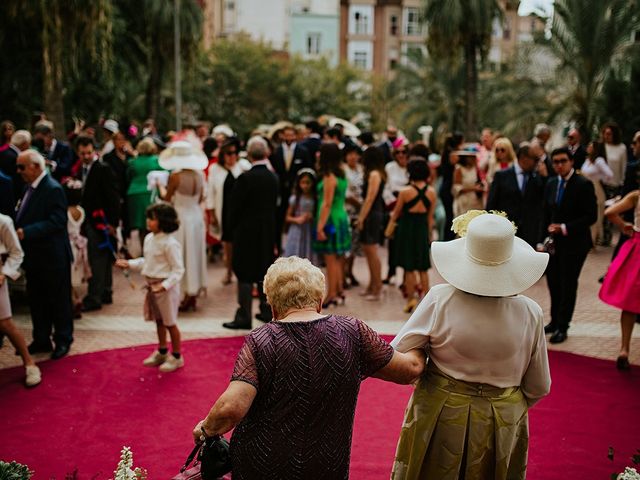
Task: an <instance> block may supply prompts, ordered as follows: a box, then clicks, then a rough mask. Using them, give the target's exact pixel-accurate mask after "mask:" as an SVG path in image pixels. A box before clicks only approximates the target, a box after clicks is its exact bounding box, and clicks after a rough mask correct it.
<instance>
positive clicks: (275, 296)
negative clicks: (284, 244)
mask: <svg viewBox="0 0 640 480" xmlns="http://www.w3.org/2000/svg"><path fill="white" fill-rule="evenodd" d="M324 289H325V279H324V274H323V273H322V271H321V270H320V269H319V268H318V267H316V266H314V265H312V264H311V262H310V261H309V260H307V259H306V258H300V257H295V256H293V257H285V258H278V259H277V260H276V261H275V263H274V264H273V265H271V266H270V267H269V270H267V274H266V275H265V276H264V293H265V294H266V295H267V301H268V302H269V304H270V305H271V307H273V309H274V310H275V311H276V312H277V313H278V314H283V313H286V312H288V311H289V310H301V309H303V308H309V307H314V308H315V307H317V306H318V304H319V303H320V302H321V301H322V298H323V297H324Z"/></svg>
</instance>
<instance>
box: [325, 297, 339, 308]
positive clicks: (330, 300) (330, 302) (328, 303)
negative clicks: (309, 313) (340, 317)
mask: <svg viewBox="0 0 640 480" xmlns="http://www.w3.org/2000/svg"><path fill="white" fill-rule="evenodd" d="M332 305H333V306H334V307H337V306H338V301H337V300H336V299H335V298H328V299H327V300H326V301H324V302H323V303H322V308H329V307H330V306H332Z"/></svg>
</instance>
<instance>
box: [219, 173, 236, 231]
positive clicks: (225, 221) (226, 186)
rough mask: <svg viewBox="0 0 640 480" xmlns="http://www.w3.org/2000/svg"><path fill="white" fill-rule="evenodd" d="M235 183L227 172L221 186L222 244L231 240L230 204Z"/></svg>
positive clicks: (234, 179)
mask: <svg viewBox="0 0 640 480" xmlns="http://www.w3.org/2000/svg"><path fill="white" fill-rule="evenodd" d="M235 183H236V178H235V177H234V176H233V174H232V173H231V172H227V176H226V177H225V179H224V183H223V184H222V218H221V220H222V238H221V240H222V241H223V242H231V241H232V240H233V235H232V234H231V232H232V227H231V210H232V208H231V202H233V200H232V194H233V186H234V185H235Z"/></svg>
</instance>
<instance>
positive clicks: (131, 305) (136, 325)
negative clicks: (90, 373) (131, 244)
mask: <svg viewBox="0 0 640 480" xmlns="http://www.w3.org/2000/svg"><path fill="white" fill-rule="evenodd" d="M381 254H382V255H381V256H384V250H382V249H381ZM610 257H611V249H610V248H600V249H598V250H597V251H594V252H592V253H591V254H590V255H589V257H588V259H587V263H586V264H585V267H584V269H583V271H582V274H581V277H580V287H579V292H578V301H577V305H576V311H575V314H574V318H573V322H572V326H571V329H570V330H569V338H568V340H567V341H566V342H565V343H563V344H561V345H559V346H558V345H549V349H552V350H561V351H568V352H573V353H578V354H581V355H587V356H591V357H597V358H604V359H610V360H614V359H615V358H616V356H617V352H618V349H619V342H620V341H619V338H620V325H619V318H620V312H619V311H618V310H616V309H614V308H612V307H609V306H608V305H605V304H603V303H602V302H601V301H600V300H599V299H598V289H599V287H600V284H599V283H598V282H597V279H598V278H599V277H600V276H601V275H602V274H603V273H604V272H605V271H606V268H607V266H608V263H609V259H610ZM385 263H386V262H385V261H384V259H383V265H385ZM355 272H356V277H357V278H358V279H360V280H361V283H363V284H364V283H365V281H366V280H367V278H368V274H367V268H366V264H365V261H364V259H362V258H359V259H358V260H357V261H356V270H355ZM222 276H223V271H222V266H221V262H219V261H218V262H217V263H215V264H211V265H209V269H208V280H209V282H208V290H207V295H206V296H205V297H202V298H200V299H198V310H197V311H196V312H192V313H186V314H181V316H180V326H181V330H182V332H183V338H184V339H192V338H211V337H218V336H234V335H239V334H242V332H237V331H230V330H226V329H224V328H223V327H222V322H223V321H227V320H229V319H231V318H232V317H233V313H234V311H235V308H236V302H235V292H236V290H235V283H234V284H232V285H229V286H223V285H222V283H221V280H222ZM429 276H430V280H431V282H432V284H436V283H441V282H442V281H443V280H442V278H441V277H440V276H439V275H438V274H437V272H436V271H435V270H434V269H432V270H431V271H430V272H429ZM132 278H133V280H134V282H135V283H136V287H137V288H136V289H131V287H130V286H129V284H128V283H127V281H126V280H125V278H124V277H123V275H122V274H121V272H119V271H116V272H114V286H115V288H114V304H113V305H108V306H105V307H104V308H103V309H102V310H100V311H98V312H92V313H91V314H85V315H84V317H83V319H81V320H77V321H76V323H75V333H74V337H75V341H74V344H73V347H72V349H71V354H74V355H75V354H80V353H86V352H93V351H98V350H105V349H110V348H120V347H127V346H134V345H143V344H149V343H154V342H155V329H154V326H153V324H151V323H148V322H144V321H143V320H142V299H143V292H142V291H141V290H140V289H139V287H140V286H141V285H142V280H141V278H140V277H139V276H137V275H133V277H132ZM363 288H364V286H363V287H359V288H357V289H355V288H354V289H351V290H349V291H347V301H346V304H345V305H344V306H338V307H334V308H332V309H331V310H329V311H330V312H333V313H338V314H345V315H353V316H357V317H359V318H361V319H363V320H365V321H366V322H367V323H369V324H370V325H371V326H372V327H373V328H375V329H376V330H378V331H379V332H381V333H385V334H391V335H392V334H395V333H396V332H397V331H398V330H399V329H400V327H401V326H402V324H403V323H404V321H405V320H406V319H407V318H408V317H409V315H408V314H405V313H403V312H402V307H403V305H404V300H403V298H402V295H401V294H400V292H399V290H398V289H397V287H396V286H393V285H391V286H387V287H385V289H384V292H383V295H382V299H381V300H380V301H379V302H367V301H365V300H364V299H363V298H362V297H360V296H359V295H358V294H357V293H358V292H359V291H361V290H362V289H363ZM525 294H526V295H528V296H530V297H531V298H533V299H534V300H536V301H537V302H538V303H539V304H540V305H541V306H542V308H543V309H544V311H545V315H546V316H547V318H548V315H549V295H548V291H547V287H546V282H545V280H544V278H543V279H542V280H541V281H539V282H538V283H537V284H536V285H534V286H533V287H531V288H530V289H529V290H528V291H527V292H525ZM15 300H16V302H14V303H15V305H14V319H15V321H16V323H17V324H18V327H19V329H20V330H21V331H22V332H23V334H24V335H25V337H26V338H27V341H28V342H29V341H30V340H31V324H30V318H29V315H28V308H27V307H26V306H25V305H24V304H21V303H20V298H16V299H15ZM256 306H257V305H256ZM260 325H261V323H260V322H258V321H254V327H258V326H260ZM631 349H632V351H631V358H630V360H631V362H632V363H634V364H640V325H638V328H636V329H635V331H634V336H633V340H632V345H631ZM46 358H47V356H46V355H39V356H37V357H36V359H37V360H43V359H46ZM16 365H20V360H19V358H18V357H16V356H15V355H14V354H13V348H12V347H11V346H10V345H9V342H8V341H7V340H6V339H5V342H4V348H2V349H0V368H7V367H11V366H16Z"/></svg>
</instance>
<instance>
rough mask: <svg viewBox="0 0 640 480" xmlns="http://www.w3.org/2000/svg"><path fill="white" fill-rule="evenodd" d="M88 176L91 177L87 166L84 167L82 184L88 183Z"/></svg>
mask: <svg viewBox="0 0 640 480" xmlns="http://www.w3.org/2000/svg"><path fill="white" fill-rule="evenodd" d="M87 175H89V167H87V166H86V165H83V166H82V183H84V182H86V181H87Z"/></svg>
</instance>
